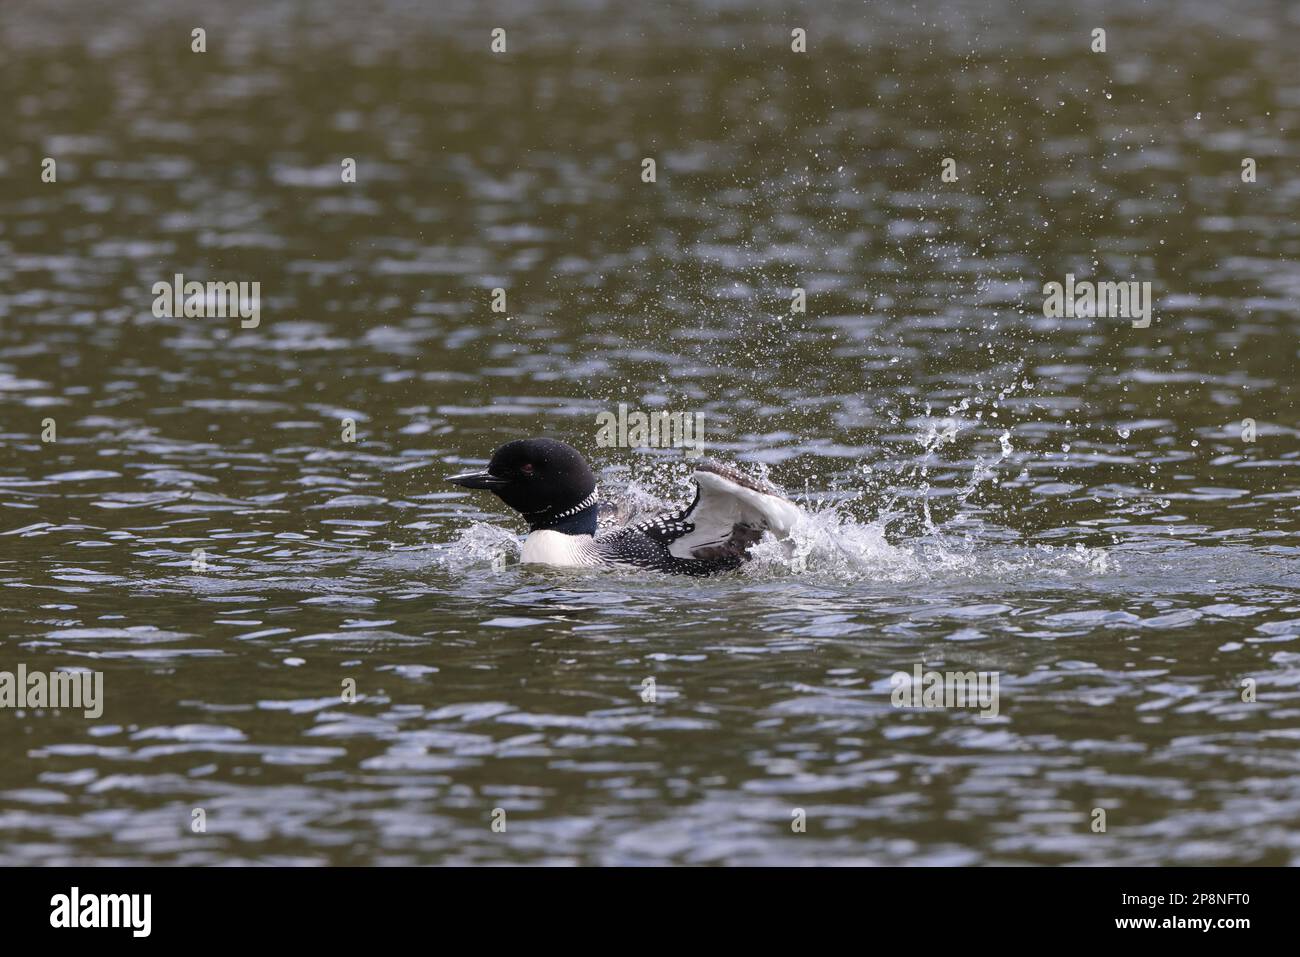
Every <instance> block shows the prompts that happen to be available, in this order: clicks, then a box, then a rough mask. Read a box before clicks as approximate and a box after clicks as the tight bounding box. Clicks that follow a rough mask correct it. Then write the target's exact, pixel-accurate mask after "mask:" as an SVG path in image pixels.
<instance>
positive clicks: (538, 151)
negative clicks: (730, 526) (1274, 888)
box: [0, 0, 1300, 864]
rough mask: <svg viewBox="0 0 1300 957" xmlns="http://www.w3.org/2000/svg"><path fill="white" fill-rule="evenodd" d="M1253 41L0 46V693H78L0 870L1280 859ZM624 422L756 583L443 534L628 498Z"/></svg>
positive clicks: (95, 21) (53, 28) (1289, 59)
mask: <svg viewBox="0 0 1300 957" xmlns="http://www.w3.org/2000/svg"><path fill="white" fill-rule="evenodd" d="M1111 8H1113V9H1111ZM1296 16H1297V14H1296V12H1295V8H1293V7H1290V6H1289V5H1287V4H1282V3H1277V4H1270V3H1226V4H1220V3H1194V4H1185V5H1178V4H1163V3H1152V4H1142V3H1124V4H1118V5H1115V4H1112V5H1108V9H1107V10H1106V11H1105V15H1104V16H1103V15H1102V13H1101V12H1098V13H1086V12H1069V11H1067V10H1065V9H1064V5H1062V4H1056V3H1028V4H1013V3H1004V4H996V3H995V4H964V5H963V4H956V5H951V4H949V5H932V4H929V3H918V4H900V5H897V6H894V5H883V4H879V5H878V4H872V5H862V4H847V3H828V4H817V5H816V9H815V11H808V10H803V9H801V8H800V5H798V4H775V3H773V4H758V5H741V4H731V3H705V2H700V3H673V4H667V5H656V6H655V7H654V8H653V9H651V8H650V7H649V5H646V6H645V7H642V6H641V5H634V4H626V5H624V4H614V3H609V4H601V3H592V4H580V3H535V4H533V3H528V4H523V3H521V4H500V3H499V4H487V5H480V4H471V3H468V2H453V3H445V4H444V3H438V4H417V3H373V4H316V5H307V4H296V3H287V2H258V3H231V4H222V5H221V6H220V8H219V9H215V10H206V11H205V10H204V9H203V6H202V5H199V4H191V3H189V2H180V3H174V2H167V3H162V2H159V3H152V4H145V3H139V4H131V3H127V4H112V5H106V4H96V3H90V2H52V3H36V2H14V0H6V2H5V3H4V4H3V6H2V7H0V129H2V130H3V133H2V134H0V616H2V619H0V620H3V629H2V630H0V671H13V670H14V669H16V668H17V666H18V665H19V664H25V665H26V666H27V668H28V669H29V670H37V669H40V670H47V671H48V670H55V669H62V668H86V669H93V670H97V671H101V672H102V673H103V675H104V694H105V699H106V700H105V704H104V713H103V715H102V717H100V718H99V719H97V720H88V719H86V718H85V717H83V716H82V714H81V713H80V712H74V711H70V710H67V709H63V710H60V711H59V712H58V713H54V712H52V711H50V710H36V711H34V710H31V709H21V710H20V709H12V708H10V709H0V729H3V731H2V733H0V863H5V864H21V863H33V864H35V863H71V862H88V863H143V862H157V863H184V864H208V863H251V862H260V863H340V864H341V863H364V864H382V863H418V864H429V863H478V862H507V863H584V864H593V863H763V864H774V863H818V862H859V863H880V864H986V863H1036V864H1053V863H1084V864H1100V863H1116V864H1119V863H1123V864H1205V863H1252V864H1286V863H1296V862H1300V548H1298V542H1297V531H1298V526H1300V521H1298V513H1297V509H1298V507H1300V482H1297V475H1298V474H1300V473H1298V472H1297V467H1298V465H1300V455H1298V454H1297V437H1298V436H1300V422H1298V421H1297V408H1296V399H1295V384H1296V378H1297V369H1298V367H1300V356H1298V341H1300V340H1298V337H1297V328H1298V323H1300V306H1298V302H1300V226H1298V225H1297V220H1298V217H1297V212H1300V181H1298V180H1297V178H1296V171H1297V168H1298V167H1297V159H1298V158H1300V133H1297V121H1298V120H1300V71H1297V69H1296V66H1295V54H1294V38H1295V36H1296V35H1297V33H1296V28H1297V26H1298V25H1300V24H1298V23H1297V19H1296ZM196 26H202V27H204V28H205V29H206V30H207V31H208V33H207V47H208V50H207V52H206V53H203V54H197V53H193V52H191V50H190V31H191V29H192V28H193V27H196ZM497 26H500V27H503V28H505V29H506V30H507V38H508V40H507V52H506V53H505V54H501V55H494V54H492V53H490V52H489V49H488V45H489V42H490V36H489V33H490V30H491V29H492V28H493V27H497ZM794 27H802V28H804V29H806V30H807V31H808V52H807V53H805V54H796V53H793V52H792V51H791V50H790V31H791V29H792V28H794ZM1094 27H1104V28H1105V29H1106V30H1107V44H1108V48H1107V52H1106V53H1104V54H1094V53H1092V52H1090V50H1089V44H1090V32H1091V30H1092V29H1093V28H1094ZM45 157H51V158H54V159H55V160H56V162H57V181H56V182H53V183H44V182H42V180H41V166H42V160H43V158H45ZM345 157H351V158H354V159H355V160H356V162H357V172H358V176H357V182H356V183H351V184H343V183H341V182H340V175H339V170H340V163H341V161H342V159H343V158H345ZM645 157H652V158H655V159H656V162H657V166H658V168H657V174H658V175H657V182H655V183H653V184H649V183H644V182H642V180H641V161H642V159H643V158H645ZM945 157H951V158H954V159H955V160H956V164H957V173H958V179H957V181H956V182H948V183H945V182H943V181H942V180H941V177H940V173H941V163H942V161H943V159H944V158H945ZM1245 157H1250V158H1253V159H1255V160H1256V162H1257V166H1258V177H1257V181H1256V182H1254V183H1243V182H1242V179H1241V164H1242V160H1243V158H1245ZM176 273H183V274H184V275H185V276H186V278H187V279H198V280H203V281H206V280H220V281H236V282H238V281H246V282H252V281H257V282H260V283H261V290H262V302H261V321H260V325H258V326H257V327H256V328H241V326H240V322H239V320H238V319H235V318H224V319H223V318H189V319H184V318H181V319H168V318H155V317H154V315H153V314H152V312H151V309H152V305H153V300H154V295H153V293H152V292H151V289H152V286H153V284H154V283H156V282H159V281H163V280H170V279H171V277H172V276H173V275H174V274H176ZM1067 273H1071V274H1074V275H1075V276H1076V277H1078V278H1080V279H1082V278H1090V279H1093V280H1097V279H1101V280H1115V281H1121V280H1122V281H1128V280H1134V281H1149V282H1151V283H1152V289H1153V297H1154V310H1153V313H1154V317H1153V320H1152V322H1151V324H1150V326H1149V327H1148V328H1133V326H1132V324H1131V322H1130V321H1128V320H1127V319H1125V318H1102V317H1085V318H1065V317H1063V318H1048V317H1046V316H1044V313H1043V293H1042V289H1043V285H1044V283H1047V282H1053V281H1056V282H1064V281H1065V277H1066V274H1067ZM495 287H501V288H505V289H506V290H507V294H508V310H507V312H505V313H494V312H493V311H492V310H491V305H490V295H491V290H492V289H493V288H495ZM794 287H801V288H804V289H806V290H807V311H806V313H802V314H801V313H792V312H791V308H790V303H791V290H792V289H793V288H794ZM620 402H625V403H628V404H629V405H630V406H632V407H633V408H645V409H650V408H659V407H662V408H666V409H672V410H684V411H689V412H692V413H697V414H703V416H704V421H705V423H706V435H707V438H708V444H709V452H710V453H711V454H713V455H715V456H717V457H720V458H724V459H728V460H731V461H737V462H740V463H742V464H745V465H747V467H749V468H752V469H762V470H766V472H767V474H768V475H769V477H770V478H771V479H772V480H773V481H776V482H778V483H780V484H781V485H783V486H784V487H785V488H787V489H788V490H790V491H791V492H793V493H796V494H798V495H800V496H801V501H803V502H804V503H805V504H806V505H807V507H808V509H809V511H810V512H811V513H812V517H811V518H810V520H809V522H808V524H807V527H805V528H803V529H801V531H800V533H799V537H798V547H799V550H800V553H801V554H802V555H804V556H806V568H804V569H803V570H800V571H796V570H793V569H792V568H790V567H788V566H787V565H786V564H785V563H784V562H783V561H782V560H781V558H780V557H779V556H778V555H777V553H776V551H775V550H774V549H765V550H763V551H762V553H761V554H760V556H759V558H758V560H757V561H755V562H754V563H752V564H751V565H750V566H749V567H747V568H746V569H745V570H744V571H743V572H742V573H738V574H734V575H729V576H725V577H722V578H718V579H712V580H706V581H685V580H676V579H666V578H656V577H650V576H646V575H637V574H630V573H600V572H565V571H554V570H551V571H548V570H538V569H535V568H532V567H528V566H521V565H519V564H517V563H516V562H515V561H513V560H509V559H511V558H512V556H515V555H516V554H517V546H516V544H515V536H516V535H517V534H518V532H519V531H520V530H521V526H520V525H519V523H518V522H517V520H516V519H515V518H514V517H513V516H510V515H508V514H507V513H506V512H505V510H504V509H503V508H502V507H501V506H499V505H498V504H496V503H495V502H494V501H492V500H490V499H489V498H487V497H481V496H479V495H476V494H472V493H471V494H465V493H462V492H459V491H455V490H453V489H452V488H451V487H449V486H445V485H444V484H442V483H441V482H440V478H441V476H443V475H445V474H448V473H449V472H452V471H456V470H458V469H460V468H462V467H466V466H468V465H475V464H478V463H481V462H482V461H484V460H485V459H486V457H487V455H488V454H489V453H490V452H491V450H492V449H493V448H494V447H495V446H496V445H498V444H500V443H501V442H503V441H506V440H508V439H511V438H516V437H519V436H523V435H540V434H547V435H553V436H556V437H560V438H564V439H567V440H568V441H570V442H572V443H573V444H575V445H577V446H578V447H579V448H581V449H583V450H584V452H586V453H587V454H588V455H589V456H590V458H591V460H592V461H593V463H594V464H595V465H596V466H597V467H598V468H599V469H601V470H603V478H602V489H603V492H604V494H605V497H606V498H607V499H608V500H609V501H611V502H618V503H621V504H624V505H628V506H635V505H645V504H646V503H647V502H649V501H651V500H652V499H659V500H664V501H676V500H679V499H680V498H682V497H683V496H685V495H686V494H687V493H688V486H687V485H686V483H685V477H686V474H687V472H688V469H687V467H686V465H685V464H684V463H683V461H682V459H681V457H680V455H678V454H675V453H670V452H654V453H651V452H645V451H636V450H628V449H600V448H597V446H596V432H597V427H596V424H595V416H596V415H597V414H598V413H600V412H603V411H608V410H613V409H616V408H617V405H618V403H620ZM348 418H350V419H352V420H354V421H355V422H356V424H357V441H356V442H354V443H349V442H345V441H343V438H342V425H341V423H342V420H343V419H348ZM45 419H53V420H54V422H55V427H56V439H57V440H56V441H52V442H50V441H42V431H43V428H44V426H43V424H42V423H43V420H45ZM1245 419H1251V420H1253V421H1254V422H1255V423H1256V430H1257V434H1256V436H1255V441H1253V442H1249V441H1245V440H1244V439H1243V426H1242V422H1243V420H1245ZM195 549H202V550H203V552H204V555H205V559H206V563H207V567H206V569H196V568H195V567H194V559H193V552H194V550H195ZM501 556H505V557H506V558H507V559H508V560H507V563H506V564H505V566H504V567H501V566H500V557H501ZM494 562H495V564H494ZM918 663H922V664H923V667H924V668H926V669H938V670H941V671H943V670H955V671H966V670H983V671H990V672H997V673H998V675H999V678H1000V695H1001V698H1000V708H999V714H998V717H997V718H995V719H982V718H980V717H978V715H977V714H975V713H974V712H973V711H972V710H969V709H916V710H907V709H897V708H894V707H892V705H891V697H890V691H891V688H890V676H891V675H892V674H893V673H894V672H896V671H905V672H911V671H912V669H913V667H914V666H915V665H917V664H918ZM647 678H654V679H655V683H656V688H657V700H656V701H655V702H653V703H647V702H645V701H643V700H642V697H641V691H642V687H643V682H644V681H645V679H647ZM345 679H352V680H354V681H355V683H356V690H357V695H358V698H357V700H356V701H355V702H354V703H344V702H343V701H342V700H341V698H340V689H341V685H342V682H343V681H344V680H345ZM1246 679H1250V681H1252V682H1253V683H1254V687H1255V689H1256V694H1255V700H1254V701H1243V700H1242V691H1243V681H1244V680H1246ZM196 808H201V809H203V810H204V812H205V814H206V823H207V830H206V832H205V833H194V832H193V831H192V829H191V821H192V815H193V812H194V810H195V809H196ZM497 808H500V809H503V810H504V811H505V812H506V816H507V821H508V824H507V828H506V830H505V832H504V833H501V832H496V831H493V829H492V827H491V824H492V819H493V811H494V809H497ZM796 808H801V809H803V810H804V812H805V813H806V816H807V830H806V832H805V833H794V832H793V831H792V828H791V820H792V812H793V811H794V809H796ZM1095 808H1103V809H1105V811H1106V814H1107V828H1106V831H1105V832H1104V833H1095V832H1094V831H1093V829H1092V827H1091V823H1092V821H1093V811H1094V809H1095Z"/></svg>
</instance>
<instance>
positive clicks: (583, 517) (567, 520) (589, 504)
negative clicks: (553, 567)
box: [524, 489, 600, 535]
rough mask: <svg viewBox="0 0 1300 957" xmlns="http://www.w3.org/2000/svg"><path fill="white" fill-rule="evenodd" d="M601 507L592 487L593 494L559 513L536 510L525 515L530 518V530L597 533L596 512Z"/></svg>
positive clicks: (582, 533) (573, 533)
mask: <svg viewBox="0 0 1300 957" xmlns="http://www.w3.org/2000/svg"><path fill="white" fill-rule="evenodd" d="M599 508H600V502H599V499H597V497H596V490H595V489H592V491H591V494H590V495H588V496H587V497H586V498H584V499H583V500H582V501H581V502H579V503H578V504H577V505H574V506H573V507H572V508H566V509H565V510H564V511H563V512H560V513H559V514H558V515H549V514H545V513H537V512H534V513H533V514H531V515H525V516H524V517H525V518H526V519H528V529H529V531H533V532H541V531H548V532H563V533H564V534H565V535H595V534H596V513H597V512H598V511H599Z"/></svg>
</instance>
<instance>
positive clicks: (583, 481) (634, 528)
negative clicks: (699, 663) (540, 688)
mask: <svg viewBox="0 0 1300 957" xmlns="http://www.w3.org/2000/svg"><path fill="white" fill-rule="evenodd" d="M692 477H693V478H694V480H695V485H696V491H695V501H693V502H692V503H691V504H690V505H689V506H687V507H686V508H684V509H682V510H680V511H678V512H672V513H668V514H665V515H660V516H658V517H656V518H652V519H648V520H646V521H642V522H637V523H636V524H634V525H627V526H624V527H623V528H619V529H616V530H614V531H611V532H607V533H606V534H604V535H600V536H597V535H596V526H597V522H596V515H597V510H598V506H599V501H598V499H597V495H596V476H595V475H593V474H592V471H591V469H590V468H589V467H588V465H587V463H586V461H585V460H584V459H583V457H582V455H581V454H580V453H579V452H578V450H577V449H575V448H573V447H572V446H571V445H566V444H564V443H563V442H557V441H555V440H554V439H519V440H518V441H515V442H507V443H506V444H505V445H503V446H501V448H499V449H497V450H496V451H495V452H494V453H492V461H491V462H489V463H488V467H487V469H486V470H485V471H482V472H464V473H462V474H460V475H452V476H449V477H448V478H447V481H448V482H454V483H455V484H457V485H463V486H464V487H465V488H482V489H488V490H489V491H491V492H493V493H494V494H496V495H497V496H499V497H500V499H501V500H502V501H503V502H505V503H506V504H507V505H509V506H510V507H511V508H513V509H514V510H515V511H516V512H518V513H519V514H521V515H522V516H523V517H524V518H525V519H526V520H527V521H528V527H529V532H528V537H527V538H526V539H525V540H524V547H523V553H522V555H521V560H522V561H523V562H525V563H530V564H540V565H567V566H591V567H597V566H606V567H620V568H644V569H650V570H653V571H659V572H668V573H670V574H675V575H712V574H714V573H716V572H722V571H728V570H730V569H733V568H736V567H738V566H739V565H740V564H741V563H743V562H745V561H747V560H748V559H749V547H750V546H751V545H753V544H754V543H755V542H757V541H758V540H759V539H760V538H762V537H763V533H764V532H765V531H769V532H772V533H773V534H775V535H777V536H778V537H780V538H786V537H787V536H788V535H789V532H790V529H791V528H792V527H793V526H794V524H795V522H796V521H798V519H799V517H800V515H801V512H800V511H799V506H797V505H795V504H794V503H793V502H791V501H789V500H788V499H786V498H784V497H782V496H781V494H780V493H779V492H778V491H776V489H773V488H770V487H765V486H763V485H761V484H760V483H758V482H756V481H755V480H753V479H751V478H748V477H746V476H744V475H741V474H740V473H739V472H735V471H733V470H732V469H729V468H726V467H725V466H722V465H718V464H716V463H713V462H704V463H701V464H700V465H699V467H698V468H697V470H696V472H695V474H694V476H692Z"/></svg>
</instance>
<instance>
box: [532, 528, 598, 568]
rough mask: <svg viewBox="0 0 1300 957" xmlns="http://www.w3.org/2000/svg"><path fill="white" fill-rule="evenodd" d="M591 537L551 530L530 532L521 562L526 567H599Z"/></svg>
mask: <svg viewBox="0 0 1300 957" xmlns="http://www.w3.org/2000/svg"><path fill="white" fill-rule="evenodd" d="M591 541H592V539H591V536H590V535H566V534H565V533H564V532H554V531H551V530H549V529H542V530H541V531H536V532H529V534H528V537H527V538H525V539H524V548H523V552H522V553H521V554H520V556H519V560H520V561H521V562H523V563H524V564H526V565H569V566H574V565H599V564H600V559H599V558H598V557H597V556H596V554H595V553H594V550H593V549H592V547H591Z"/></svg>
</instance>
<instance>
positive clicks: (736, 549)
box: [645, 462, 800, 563]
mask: <svg viewBox="0 0 1300 957" xmlns="http://www.w3.org/2000/svg"><path fill="white" fill-rule="evenodd" d="M691 477H692V478H693V479H694V481H695V501H693V502H692V503H691V504H690V507H689V508H687V509H686V510H685V511H684V512H682V513H680V514H679V515H674V516H672V517H671V518H669V519H666V520H660V521H659V522H656V523H650V525H651V526H652V527H651V528H646V529H645V531H646V533H647V534H651V535H653V534H654V532H655V531H660V532H661V535H662V539H661V540H663V541H664V542H665V544H666V545H667V546H668V553H669V554H670V555H672V556H673V557H674V558H686V559H691V558H693V559H697V560H701V561H726V562H729V563H731V562H739V561H743V560H744V559H745V558H748V557H749V554H748V553H749V547H750V546H751V545H753V544H754V543H755V542H757V541H758V540H759V539H760V538H762V537H763V533H764V532H765V531H766V532H773V533H774V534H776V535H778V536H781V537H784V536H785V535H787V534H789V532H790V529H791V528H792V527H793V526H794V524H795V522H796V521H798V519H799V515H800V512H799V506H797V505H795V504H794V503H793V502H791V501H790V500H789V499H786V498H784V497H782V496H781V494H780V493H779V492H777V490H776V489H774V488H772V487H770V486H765V485H762V484H760V483H759V482H757V481H755V480H754V479H751V478H749V477H748V476H746V475H742V474H740V473H739V472H737V471H735V470H733V469H729V468H727V467H725V466H722V465H718V464H717V463H714V462H706V463H704V464H702V465H701V466H700V467H699V469H698V470H697V471H696V472H695V474H694V475H693V476H691ZM655 525H659V528H654V527H653V526H655Z"/></svg>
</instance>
